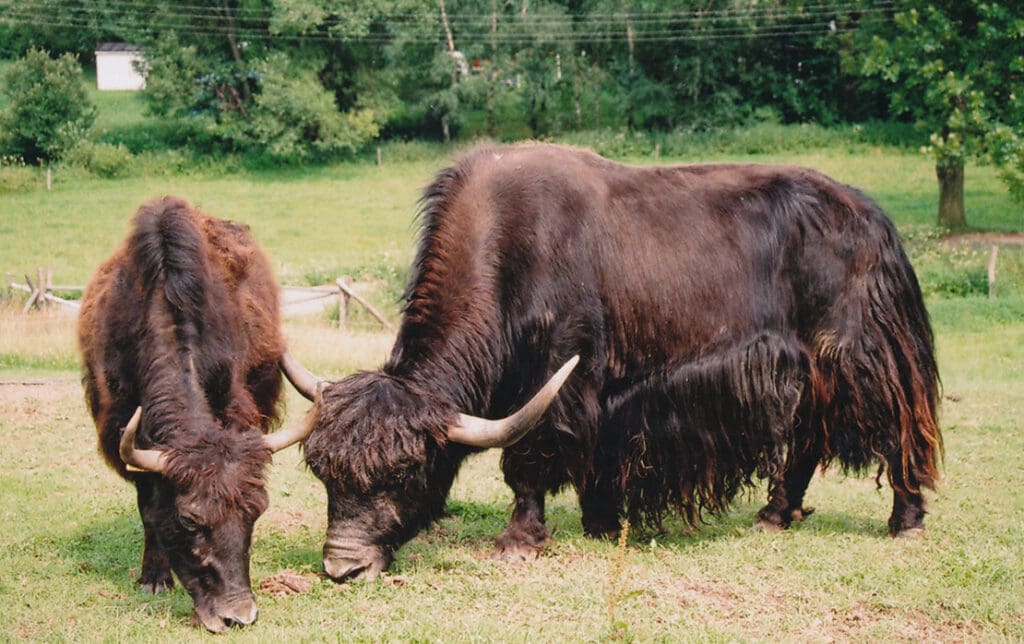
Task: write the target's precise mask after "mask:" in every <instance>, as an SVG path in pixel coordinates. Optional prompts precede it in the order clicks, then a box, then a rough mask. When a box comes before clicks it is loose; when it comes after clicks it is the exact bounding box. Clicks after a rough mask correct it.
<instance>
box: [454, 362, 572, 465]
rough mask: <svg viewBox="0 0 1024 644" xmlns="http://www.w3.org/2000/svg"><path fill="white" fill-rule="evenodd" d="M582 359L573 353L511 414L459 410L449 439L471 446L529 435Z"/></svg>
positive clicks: (510, 441) (502, 442) (506, 442)
mask: <svg viewBox="0 0 1024 644" xmlns="http://www.w3.org/2000/svg"><path fill="white" fill-rule="evenodd" d="M579 361H580V357H579V356H578V355H577V356H573V357H572V358H571V359H570V360H569V361H568V362H566V363H565V364H564V365H562V368H561V369H559V370H558V372H557V373H555V375H553V376H551V380H548V382H547V384H545V385H544V386H543V387H542V388H541V390H540V391H538V392H537V394H536V395H535V396H534V397H533V398H531V399H530V401H529V402H528V403H526V404H525V405H523V406H522V408H520V409H519V411H517V412H516V413H514V414H512V415H511V416H508V417H506V418H502V419H499V420H487V419H485V418H477V417H476V416H469V415H467V414H459V424H458V425H454V426H452V427H449V428H448V440H450V441H452V442H454V443H462V444H463V445H469V446H471V447H508V446H509V445H513V444H515V443H516V442H517V441H518V440H519V439H521V438H522V437H523V436H526V434H528V433H529V431H530V430H531V429H533V427H534V426H535V425H536V424H537V421H539V420H540V417H541V416H543V415H544V412H545V411H546V410H547V408H548V406H549V405H550V404H551V402H552V401H553V400H554V399H555V396H557V395H558V390H559V389H561V388H562V385H563V384H565V381H566V379H567V378H568V377H569V374H570V373H572V370H573V369H574V368H575V367H576V363H578V362H579Z"/></svg>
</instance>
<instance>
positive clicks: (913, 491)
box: [888, 453, 927, 537]
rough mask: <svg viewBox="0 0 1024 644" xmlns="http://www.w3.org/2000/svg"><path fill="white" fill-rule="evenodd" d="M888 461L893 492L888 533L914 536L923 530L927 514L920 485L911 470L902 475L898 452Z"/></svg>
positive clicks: (897, 535)
mask: <svg viewBox="0 0 1024 644" xmlns="http://www.w3.org/2000/svg"><path fill="white" fill-rule="evenodd" d="M888 462H889V482H890V484H891V485H892V492H893V499H892V514H891V515H890V516H889V534H890V535H892V536H893V537H915V536H917V535H919V534H920V533H921V532H922V531H923V530H924V515H925V514H927V510H926V506H925V500H924V495H923V494H921V486H920V484H919V483H918V480H917V477H916V476H915V475H914V473H913V472H909V473H907V475H906V476H904V470H903V463H902V459H901V458H900V454H899V453H896V454H895V455H893V456H891V457H889V459H888Z"/></svg>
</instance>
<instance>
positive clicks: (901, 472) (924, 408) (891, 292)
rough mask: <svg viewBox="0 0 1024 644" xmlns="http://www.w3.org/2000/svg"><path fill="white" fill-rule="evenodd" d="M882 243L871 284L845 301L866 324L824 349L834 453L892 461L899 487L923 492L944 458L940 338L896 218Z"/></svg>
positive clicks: (859, 462)
mask: <svg viewBox="0 0 1024 644" xmlns="http://www.w3.org/2000/svg"><path fill="white" fill-rule="evenodd" d="M875 210H876V211H877V213H876V214H878V215H879V216H880V217H882V218H883V219H884V216H883V215H882V214H881V211H880V210H877V208H875ZM876 243H877V244H878V247H877V255H876V264H875V266H874V267H873V268H872V269H871V270H870V271H869V273H868V275H866V276H865V278H866V280H865V283H864V285H863V288H861V289H859V292H858V293H857V294H855V295H854V296H853V297H849V298H846V299H845V300H844V301H845V302H847V303H848V305H849V306H850V307H851V308H856V309H859V310H847V311H846V312H845V313H846V314H852V315H850V317H848V318H847V319H856V320H859V321H860V324H859V325H856V328H851V329H848V332H847V333H845V334H842V333H841V334H839V337H838V338H833V340H836V339H838V342H835V344H833V342H831V341H825V342H819V345H818V347H817V349H818V359H817V368H818V371H819V375H820V376H821V377H822V378H823V379H824V383H825V386H824V390H825V391H826V392H827V393H826V394H825V396H826V400H824V401H819V402H823V403H824V407H823V408H822V417H821V421H822V426H823V428H824V430H825V432H826V435H827V438H828V440H827V443H828V450H829V453H828V454H827V455H826V457H827V458H828V459H830V458H832V457H836V458H838V459H839V461H840V463H841V464H842V465H843V467H844V468H848V469H856V470H863V469H866V467H867V466H868V465H869V464H870V462H872V461H878V462H879V463H880V464H881V465H882V467H883V468H884V467H885V466H886V465H888V478H889V483H890V484H891V485H892V487H893V489H896V490H904V491H907V492H910V493H914V494H917V493H919V492H920V488H921V487H922V486H923V487H927V488H929V489H935V484H936V482H937V480H938V478H939V465H940V462H941V460H942V458H943V445H942V434H941V432H940V430H939V426H938V421H937V410H938V402H939V387H940V383H939V373H938V367H937V364H936V359H935V348H934V338H933V335H932V329H931V325H930V323H929V320H928V312H927V310H926V309H925V306H924V299H923V297H922V295H921V289H920V286H919V285H918V282H917V277H916V275H915V274H914V270H913V268H912V267H911V265H910V261H909V260H908V259H907V256H906V254H905V253H904V251H903V247H902V245H901V244H900V242H899V239H898V237H897V235H896V231H895V230H894V229H893V227H892V225H891V224H889V223H888V220H885V225H884V226H883V227H882V230H881V236H880V237H879V238H877V239H876ZM880 474H881V470H880Z"/></svg>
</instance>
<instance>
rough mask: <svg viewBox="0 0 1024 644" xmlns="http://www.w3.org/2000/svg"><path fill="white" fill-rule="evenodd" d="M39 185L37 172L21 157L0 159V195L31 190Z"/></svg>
mask: <svg viewBox="0 0 1024 644" xmlns="http://www.w3.org/2000/svg"><path fill="white" fill-rule="evenodd" d="M38 185H39V172H38V170H36V169H35V168H31V167H29V166H27V165H25V160H24V159H22V158H21V157H8V156H5V157H0V194H3V193H5V192H21V191H25V190H31V189H33V188H35V187H36V186H38Z"/></svg>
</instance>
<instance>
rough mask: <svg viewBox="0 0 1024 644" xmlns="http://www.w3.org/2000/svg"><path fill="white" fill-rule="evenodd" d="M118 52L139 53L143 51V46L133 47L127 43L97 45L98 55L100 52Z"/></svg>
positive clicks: (102, 43)
mask: <svg viewBox="0 0 1024 644" xmlns="http://www.w3.org/2000/svg"><path fill="white" fill-rule="evenodd" d="M117 51H124V52H131V53H138V52H141V51H142V46H141V45H133V44H131V43H127V42H101V43H100V44H98V45H96V52H97V53H99V52H117Z"/></svg>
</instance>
